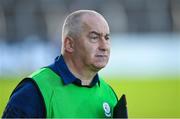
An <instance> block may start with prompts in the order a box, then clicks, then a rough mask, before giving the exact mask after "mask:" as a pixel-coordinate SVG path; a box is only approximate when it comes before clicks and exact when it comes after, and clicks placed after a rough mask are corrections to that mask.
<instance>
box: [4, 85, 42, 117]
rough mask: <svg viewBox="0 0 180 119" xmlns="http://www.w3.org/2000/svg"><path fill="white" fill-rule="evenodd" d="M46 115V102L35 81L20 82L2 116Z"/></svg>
mask: <svg viewBox="0 0 180 119" xmlns="http://www.w3.org/2000/svg"><path fill="white" fill-rule="evenodd" d="M23 117H26V118H38V117H41V118H43V117H45V104H44V102H43V99H42V96H41V95H40V92H39V89H38V88H37V86H36V85H35V83H34V82H33V81H24V82H22V83H20V84H19V85H18V86H17V88H16V89H15V90H14V91H13V93H12V95H11V97H10V99H9V102H8V104H7V106H6V108H5V110H4V113H3V116H2V118H23Z"/></svg>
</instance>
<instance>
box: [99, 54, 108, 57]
mask: <svg viewBox="0 0 180 119" xmlns="http://www.w3.org/2000/svg"><path fill="white" fill-rule="evenodd" d="M96 57H108V55H103V54H100V55H96Z"/></svg>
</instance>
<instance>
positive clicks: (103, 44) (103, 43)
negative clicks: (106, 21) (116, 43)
mask: <svg viewBox="0 0 180 119" xmlns="http://www.w3.org/2000/svg"><path fill="white" fill-rule="evenodd" d="M109 49H110V41H109V40H106V39H105V38H101V40H100V42H99V50H101V51H107V50H109Z"/></svg>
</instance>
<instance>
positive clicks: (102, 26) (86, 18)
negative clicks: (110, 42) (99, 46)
mask: <svg viewBox="0 0 180 119" xmlns="http://www.w3.org/2000/svg"><path fill="white" fill-rule="evenodd" d="M81 20H82V25H83V29H84V30H85V31H86V32H92V31H95V32H97V33H100V34H104V35H106V34H109V32H110V31H109V26H108V23H107V21H106V20H105V19H104V17H103V16H101V15H98V14H85V15H83V16H82V19H81Z"/></svg>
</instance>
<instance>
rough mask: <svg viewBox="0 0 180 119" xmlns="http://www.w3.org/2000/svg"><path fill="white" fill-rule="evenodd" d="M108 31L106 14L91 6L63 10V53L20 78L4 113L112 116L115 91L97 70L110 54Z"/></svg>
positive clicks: (32, 115)
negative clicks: (83, 8) (68, 11)
mask: <svg viewBox="0 0 180 119" xmlns="http://www.w3.org/2000/svg"><path fill="white" fill-rule="evenodd" d="M109 33H110V31H109V26H108V23H107V22H106V20H105V18H104V17H103V16H102V15H100V14H99V13H97V12H95V11H91V10H79V11H75V12H73V13H71V14H70V15H69V16H67V18H66V20H65V22H64V25H63V29H62V49H61V56H59V57H57V58H56V59H55V62H54V63H53V64H52V65H50V66H47V67H45V68H42V69H40V70H38V71H36V72H34V73H33V74H31V75H30V76H29V77H28V78H25V79H24V80H23V81H21V82H20V84H19V85H18V86H17V87H16V89H15V90H14V91H13V93H12V95H11V97H10V100H9V102H8V104H7V107H6V109H5V111H4V114H3V117H31V118H32V117H48V118H52V117H62V118H65V117H70V118H72V117H73V118H80V117H84V118H86V117H91V118H104V117H113V110H114V107H116V106H117V105H116V104H117V102H118V100H117V97H116V94H115V93H114V91H113V90H112V88H111V87H110V86H109V85H108V84H106V83H105V82H104V81H103V80H102V79H101V78H100V77H99V76H98V71H99V70H101V69H102V68H104V67H105V66H106V64H107V62H108V60H109V55H110V38H109Z"/></svg>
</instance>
